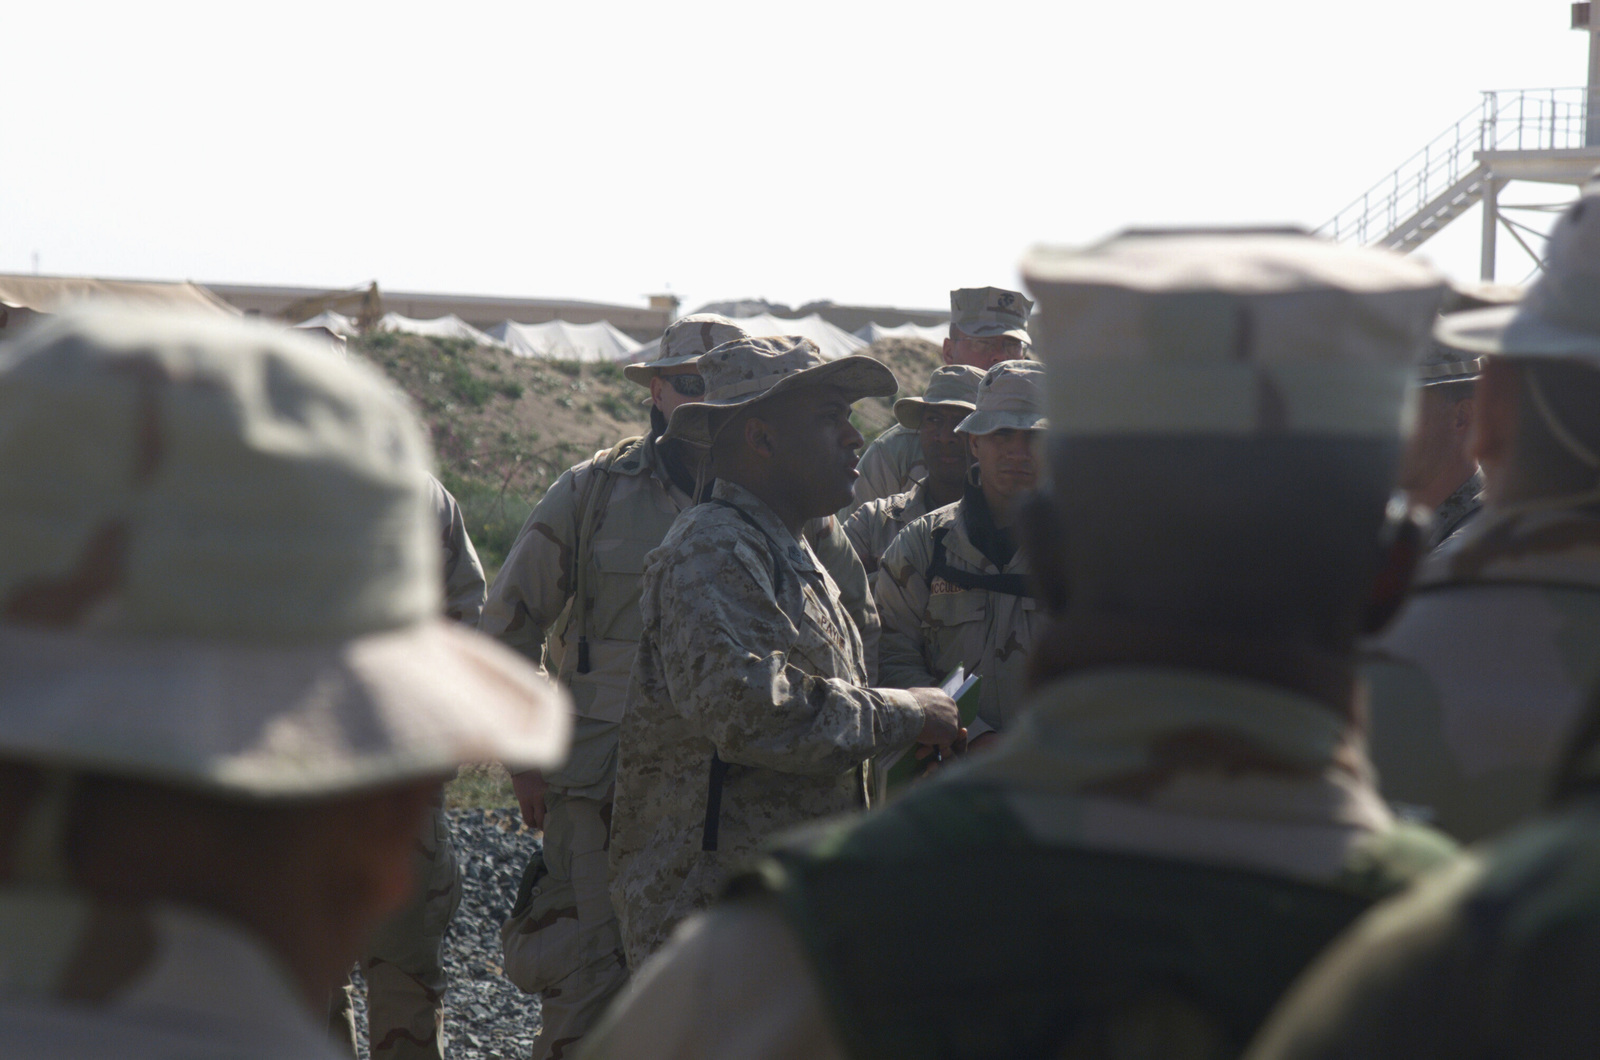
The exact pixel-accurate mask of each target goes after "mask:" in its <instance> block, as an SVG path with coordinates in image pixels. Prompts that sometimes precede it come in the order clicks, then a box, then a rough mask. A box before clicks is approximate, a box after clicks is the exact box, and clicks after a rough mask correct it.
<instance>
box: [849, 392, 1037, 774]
mask: <svg viewBox="0 0 1600 1060" xmlns="http://www.w3.org/2000/svg"><path fill="white" fill-rule="evenodd" d="M1046 426H1047V424H1046V421H1045V416H1044V368H1043V367H1042V366H1041V365H1039V364H1037V363H1035V362H1032V361H1005V362H1002V363H1001V364H997V365H995V366H994V367H993V368H991V369H989V371H988V373H987V374H985V375H984V377H983V381H982V385H980V386H979V388H978V400H977V407H976V409H975V411H973V412H972V413H971V414H969V415H968V416H967V417H966V418H965V419H964V420H962V421H961V424H960V426H958V427H957V428H956V429H957V431H959V432H960V433H961V434H962V435H963V436H964V437H965V438H968V439H972V440H973V441H972V443H971V444H972V445H973V448H974V449H977V448H978V447H979V446H985V445H986V443H987V445H986V447H985V448H983V449H982V450H981V451H980V452H978V453H976V454H975V461H976V462H975V466H974V467H973V468H972V470H971V472H970V473H969V477H968V481H967V485H966V490H965V493H964V494H963V496H962V498H961V501H960V502H959V503H957V504H954V505H950V506H947V507H944V508H940V509H939V510H938V511H935V512H933V513H931V514H929V515H925V516H923V517H922V518H920V519H917V520H915V521H914V522H912V523H910V524H909V525H908V526H907V527H906V528H905V529H904V530H903V531H901V533H900V534H899V535H898V536H897V537H896V538H895V539H894V543H893V544H891V545H890V546H889V549H888V551H887V552H885V553H884V556H883V569H882V570H881V572H880V573H879V575H878V579H877V582H876V583H875V584H876V590H875V591H876V595H877V599H878V614H879V617H880V619H881V620H882V622H883V639H882V642H881V645H880V651H879V666H878V672H879V678H880V680H882V681H883V683H884V684H886V685H891V686H893V687H896V688H914V687H917V686H919V685H928V684H938V683H939V682H941V681H943V680H944V678H945V675H946V674H948V673H949V672H950V671H952V670H954V669H955V668H956V667H957V666H961V667H964V668H965V669H966V671H967V673H968V674H979V675H981V677H982V678H983V683H982V685H981V686H980V687H979V702H978V719H977V720H978V724H975V725H974V726H972V731H971V738H972V741H973V744H974V746H975V747H981V746H982V740H981V738H982V737H983V736H984V734H986V733H992V732H1001V731H1004V730H1005V729H1006V728H1008V727H1009V726H1010V724H1011V723H1012V722H1013V721H1015V720H1016V717H1017V714H1018V713H1019V712H1020V711H1021V709H1022V704H1023V700H1024V695H1023V693H1024V690H1025V687H1026V683H1025V677H1026V675H1027V669H1028V658H1029V655H1030V652H1031V650H1032V648H1033V645H1034V642H1035V641H1037V640H1038V637H1039V633H1040V631H1041V630H1042V629H1043V627H1044V622H1045V614H1044V612H1043V611H1042V610H1040V609H1039V607H1038V605H1037V603H1036V602H1035V600H1034V597H1033V589H1032V587H1031V586H1030V585H1029V584H1028V562H1027V557H1026V556H1025V555H1024V554H1023V552H1022V550H1021V549H1020V548H1018V547H1017V546H1018V541H1017V540H1016V538H1015V537H1014V536H1013V534H1012V533H1011V530H1010V529H1009V528H1010V527H1011V525H1012V514H1013V513H1012V512H1011V511H1010V510H1009V509H1010V508H1011V506H1012V503H1013V501H1014V500H1015V499H1016V498H1019V497H1020V496H1021V494H1022V493H1024V492H1026V491H1028V490H1031V489H1032V488H1033V486H1034V481H1035V468H1034V448H1035V447H1036V445H1037V444H1038V441H1039V434H1038V433H1037V432H1042V431H1043V430H1044V429H1045V427H1046ZM979 439H981V441H979Z"/></svg>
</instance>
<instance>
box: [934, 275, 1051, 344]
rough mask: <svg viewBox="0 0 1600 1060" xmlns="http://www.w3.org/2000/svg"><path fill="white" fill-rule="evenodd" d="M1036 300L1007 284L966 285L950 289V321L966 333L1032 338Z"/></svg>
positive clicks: (983, 336) (1022, 339) (1025, 339)
mask: <svg viewBox="0 0 1600 1060" xmlns="http://www.w3.org/2000/svg"><path fill="white" fill-rule="evenodd" d="M1032 311H1033V303H1032V302H1030V301H1028V299H1027V298H1025V297H1024V296H1023V295H1021V294H1019V293H1018V292H1016V291H1008V290H1006V289H1005V288H1004V287H962V288H959V289H957V290H954V291H951V292H950V323H951V324H953V325H954V326H955V327H956V329H957V330H959V331H960V332H961V333H962V334H963V335H971V336H973V337H975V338H988V337H989V336H991V335H1004V336H1006V337H1008V338H1013V339H1017V340H1019V341H1021V342H1027V341H1028V314H1029V313H1031V312H1032Z"/></svg>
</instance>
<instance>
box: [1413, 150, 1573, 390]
mask: <svg viewBox="0 0 1600 1060" xmlns="http://www.w3.org/2000/svg"><path fill="white" fill-rule="evenodd" d="M1434 333H1435V335H1436V336H1437V337H1438V339H1439V341H1440V342H1442V343H1444V344H1445V345H1447V346H1454V347H1456V348H1458V349H1462V350H1467V351H1469V352H1471V353H1478V354H1489V355H1502V356H1506V357H1555V358H1562V359H1566V360H1573V361H1582V362H1585V363H1587V364H1589V365H1590V366H1591V367H1594V368H1597V369H1600V182H1597V181H1596V180H1595V179H1594V178H1592V177H1591V178H1590V181H1589V183H1588V185H1587V186H1586V187H1585V188H1584V189H1583V195H1582V197H1580V198H1579V199H1578V201H1577V202H1575V203H1573V204H1572V205H1571V206H1570V207H1568V208H1567V211H1566V212H1565V213H1563V214H1562V215H1561V218H1560V220H1558V221H1557V222H1556V225H1555V228H1554V229H1553V230H1552V231H1551V233H1550V244H1549V246H1548V248H1547V251H1546V254H1545V262H1544V275H1542V276H1540V277H1539V280H1538V282H1537V283H1535V284H1534V285H1533V286H1532V287H1530V288H1529V289H1528V293H1527V294H1526V295H1525V296H1524V297H1523V299H1522V303H1521V304H1520V305H1511V306H1498V307H1496V308H1493V309H1477V310H1473V311H1472V312H1469V313H1453V314H1451V315H1450V316H1447V317H1445V318H1444V319H1442V320H1441V321H1439V326H1438V328H1437V329H1436V330H1435V332H1434Z"/></svg>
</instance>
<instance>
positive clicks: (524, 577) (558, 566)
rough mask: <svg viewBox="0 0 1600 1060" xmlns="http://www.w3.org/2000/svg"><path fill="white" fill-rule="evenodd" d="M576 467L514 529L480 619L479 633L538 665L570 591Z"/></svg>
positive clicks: (575, 537)
mask: <svg viewBox="0 0 1600 1060" xmlns="http://www.w3.org/2000/svg"><path fill="white" fill-rule="evenodd" d="M576 471H577V469H570V470H568V471H567V472H566V473H565V474H563V475H562V476H561V477H560V478H559V479H557V480H556V482H555V485H553V486H551V487H550V488H549V489H548V490H546V491H545V494H544V496H543V497H542V498H540V500H539V503H538V504H537V505H536V506H535V507H534V509H533V512H532V514H530V515H529V516H528V521H527V522H526V523H524V524H523V526H522V529H521V530H520V531H518V533H517V539H516V541H515V542H514V543H513V544H512V546H511V552H510V553H509V554H508V555H507V556H506V562H505V566H503V567H501V568H500V573H499V574H498V575H496V576H495V579H494V584H493V585H492V586H490V587H489V599H488V601H487V602H486V603H485V604H484V608H483V618H482V619H480V620H479V622H478V628H479V629H481V630H483V632H485V633H488V634H489V635H490V636H493V637H495V638H497V639H499V640H500V642H501V643H503V644H505V645H506V646H507V647H509V648H513V649H515V650H516V651H519V652H521V653H522V654H523V655H525V656H527V657H528V658H529V659H532V660H533V661H534V662H536V663H540V664H542V663H543V661H544V642H545V634H546V633H547V632H548V631H549V629H550V626H551V625H552V624H554V622H555V621H556V619H557V618H559V617H560V615H561V612H562V611H563V610H564V609H565V608H566V606H567V601H568V600H569V599H570V598H571V596H572V593H573V586H572V564H573V549H574V548H576V547H577V540H578V514H579V513H578V502H579V498H580V497H581V496H582V493H581V490H580V485H582V483H580V481H579V477H578V475H577V474H575V472H576ZM583 482H587V476H584V477H583Z"/></svg>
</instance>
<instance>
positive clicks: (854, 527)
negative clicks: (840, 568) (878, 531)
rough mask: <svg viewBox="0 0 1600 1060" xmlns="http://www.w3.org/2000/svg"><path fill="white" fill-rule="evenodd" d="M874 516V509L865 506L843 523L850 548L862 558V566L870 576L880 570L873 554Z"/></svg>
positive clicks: (858, 508) (876, 558) (859, 507)
mask: <svg viewBox="0 0 1600 1060" xmlns="http://www.w3.org/2000/svg"><path fill="white" fill-rule="evenodd" d="M874 514H875V512H874V510H873V509H872V508H869V507H867V505H864V504H863V505H860V506H858V507H857V508H856V510H855V511H853V512H851V513H850V515H849V516H848V517H846V518H845V519H844V520H843V521H842V523H841V525H843V527H844V536H845V537H846V538H847V539H849V541H850V547H851V548H853V549H855V550H856V555H857V556H860V557H861V566H862V567H863V568H865V570H866V572H867V574H869V575H870V574H872V573H873V572H874V571H876V570H877V569H878V557H877V556H875V555H873V554H872V551H873V550H872V530H871V524H872V518H873V516H874Z"/></svg>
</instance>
